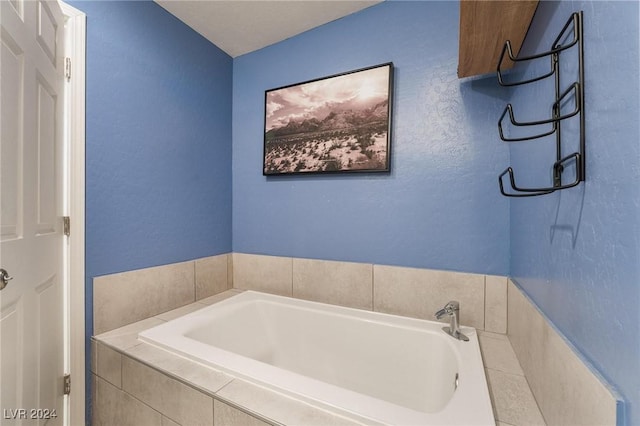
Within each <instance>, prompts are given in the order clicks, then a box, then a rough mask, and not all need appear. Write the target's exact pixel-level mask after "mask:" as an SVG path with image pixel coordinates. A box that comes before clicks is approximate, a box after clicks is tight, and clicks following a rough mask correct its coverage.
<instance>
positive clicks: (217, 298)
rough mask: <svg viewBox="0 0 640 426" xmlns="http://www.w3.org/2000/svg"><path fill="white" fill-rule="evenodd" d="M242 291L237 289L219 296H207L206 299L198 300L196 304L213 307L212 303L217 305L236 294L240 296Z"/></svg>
mask: <svg viewBox="0 0 640 426" xmlns="http://www.w3.org/2000/svg"><path fill="white" fill-rule="evenodd" d="M243 291H244V290H238V289H235V288H232V289H231V290H227V291H224V292H222V293H220V294H216V295H215V296H209V297H207V298H206V299H200V300H198V303H201V304H203V305H213V304H214V303H218V302H220V301H222V300H225V299H228V298H230V297H233V296H235V295H236V294H240V293H242V292H243Z"/></svg>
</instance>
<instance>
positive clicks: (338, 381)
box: [138, 291, 494, 426]
mask: <svg viewBox="0 0 640 426" xmlns="http://www.w3.org/2000/svg"><path fill="white" fill-rule="evenodd" d="M462 332H463V333H465V335H466V336H467V337H468V339H469V342H464V341H460V340H457V339H453V338H451V336H448V335H447V334H445V333H444V332H443V331H442V326H441V325H440V324H439V323H435V322H431V321H423V320H418V319H414V318H407V317H400V316H396V315H388V314H382V313H378V312H370V311H365V310H362V309H353V308H346V307H342V306H336V305H329V304H324V303H317V302H310V301H306V300H300V299H295V298H290V297H283V296H277V295H272V294H266V293H261V292H256V291H246V292H243V293H242V294H239V295H236V296H234V297H232V298H229V299H227V300H224V301H221V302H218V303H216V304H214V305H212V306H209V307H206V308H203V309H201V310H199V311H197V312H193V313H190V314H187V315H185V316H183V317H181V318H178V319H175V320H173V321H170V322H169V323H166V324H162V325H159V326H157V327H154V328H152V329H150V330H147V331H145V332H142V333H140V334H139V335H138V338H139V339H140V340H142V341H144V342H148V343H149V344H152V345H155V346H158V347H161V348H163V349H166V350H167V351H169V352H171V353H175V354H177V355H182V356H185V357H186V358H188V359H192V360H194V361H196V362H200V363H203V364H205V365H210V366H211V367H212V368H214V369H216V370H220V371H225V372H229V374H231V375H233V376H235V377H240V378H245V379H247V380H249V381H251V382H253V383H258V384H259V385H261V386H265V387H267V388H271V389H274V390H276V391H278V392H283V393H285V394H288V395H292V396H293V397H294V398H300V399H303V400H310V401H313V402H312V403H313V404H316V403H317V404H320V405H321V406H324V405H326V406H327V407H329V408H330V409H331V410H332V411H338V412H340V411H342V410H344V411H345V412H351V413H357V414H358V415H362V416H365V417H366V418H368V419H374V420H375V421H380V422H383V423H388V424H403V425H414V424H415V425H442V426H444V425H447V424H450V425H461V424H464V425H473V424H475V425H482V426H485V425H487V424H492V423H493V422H494V420H493V413H492V409H491V401H490V398H489V393H488V391H487V383H486V379H485V374H484V369H483V364H482V359H481V356H480V350H479V345H478V337H477V332H476V330H474V329H472V328H469V327H462ZM458 377H459V381H458V379H457V378H458ZM416 378H421V379H416ZM456 383H459V385H458V386H457V387H456Z"/></svg>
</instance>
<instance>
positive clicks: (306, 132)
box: [262, 63, 393, 175]
mask: <svg viewBox="0 0 640 426" xmlns="http://www.w3.org/2000/svg"><path fill="white" fill-rule="evenodd" d="M392 88H393V64H392V63H386V64H382V65H377V66H374V67H369V68H363V69H359V70H356V71H350V72H346V73H343V74H338V75H333V76H330V77H325V78H321V79H318V80H312V81H307V82H304V83H298V84H293V85H290V86H286V87H280V88H277V89H272V90H267V91H266V92H265V114H264V116H265V119H264V157H263V159H264V161H263V169H262V173H263V174H264V175H283V174H308V173H345V172H388V171H389V164H390V158H389V155H390V148H391V104H392V102H391V101H392Z"/></svg>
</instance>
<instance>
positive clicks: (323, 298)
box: [233, 253, 507, 333]
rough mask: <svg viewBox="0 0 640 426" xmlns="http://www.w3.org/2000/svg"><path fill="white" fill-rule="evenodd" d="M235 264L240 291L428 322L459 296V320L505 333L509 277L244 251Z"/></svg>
mask: <svg viewBox="0 0 640 426" xmlns="http://www.w3.org/2000/svg"><path fill="white" fill-rule="evenodd" d="M233 265H234V267H233V287H234V288H237V289H243V290H256V291H262V292H265V293H273V294H278V295H281V296H290V297H295V298H299V299H305V300H311V301H314V302H322V303H330V304H335V305H341V306H347V307H350V308H358V309H366V310H373V311H376V312H383V313H388V314H395V315H402V316H407V317H412V318H419V319H428V320H433V319H434V317H433V315H434V313H435V312H436V311H438V310H439V309H441V308H442V307H443V306H444V305H445V304H446V303H447V302H449V301H450V300H457V301H459V302H460V322H461V324H463V325H468V326H470V327H474V328H476V329H479V330H485V331H491V332H495V333H506V331H507V278H506V277H499V276H493V275H482V274H471V273H461V272H449V271H437V270H430V269H418V268H404V267H396V266H386V265H373V264H367V263H352V262H337V261H326V260H314V259H300V258H291V257H278V256H262V255H253V254H243V253H233ZM443 321H444V322H446V321H447V320H446V319H445V320H443Z"/></svg>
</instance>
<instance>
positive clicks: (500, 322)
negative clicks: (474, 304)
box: [484, 275, 507, 333]
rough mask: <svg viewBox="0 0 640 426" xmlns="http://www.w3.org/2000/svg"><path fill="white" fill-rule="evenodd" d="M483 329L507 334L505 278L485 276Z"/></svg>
mask: <svg viewBox="0 0 640 426" xmlns="http://www.w3.org/2000/svg"><path fill="white" fill-rule="evenodd" d="M484 329H485V330H486V331H491V332H494V333H506V332H507V277H501V276H496V275H486V276H485V311H484Z"/></svg>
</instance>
